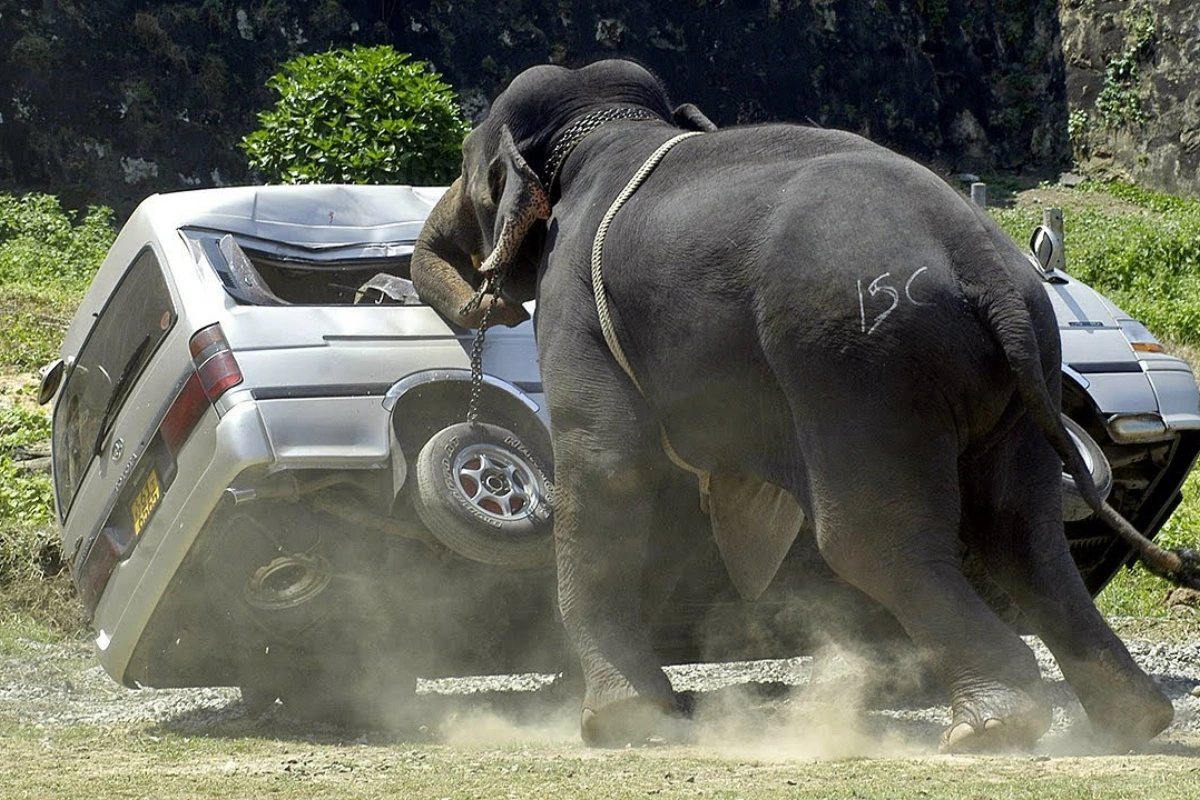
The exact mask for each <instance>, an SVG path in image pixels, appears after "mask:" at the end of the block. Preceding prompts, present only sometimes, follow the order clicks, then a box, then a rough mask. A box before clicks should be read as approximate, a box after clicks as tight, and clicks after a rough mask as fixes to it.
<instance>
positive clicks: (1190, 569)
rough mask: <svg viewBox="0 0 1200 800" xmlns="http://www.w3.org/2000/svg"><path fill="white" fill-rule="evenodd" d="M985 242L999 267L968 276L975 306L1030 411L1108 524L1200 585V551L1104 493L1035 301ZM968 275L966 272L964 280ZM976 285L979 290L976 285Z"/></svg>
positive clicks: (1157, 565) (1163, 568)
mask: <svg viewBox="0 0 1200 800" xmlns="http://www.w3.org/2000/svg"><path fill="white" fill-rule="evenodd" d="M985 247H987V248H988V249H990V250H991V251H992V252H993V253H994V258H993V259H992V261H993V264H994V267H993V268H992V270H991V271H990V273H989V274H988V275H987V278H986V284H984V285H981V284H980V282H979V279H978V277H976V278H975V279H974V280H972V279H970V278H967V279H966V280H963V284H964V289H966V290H967V291H968V295H969V296H970V295H974V296H975V297H976V298H977V302H976V303H975V308H976V309H977V313H978V315H979V318H980V320H981V322H982V323H983V325H984V326H985V328H986V329H987V330H988V331H989V332H990V333H991V335H992V337H993V338H994V339H995V341H996V342H997V343H998V344H999V345H1000V349H1001V350H1002V351H1003V352H1004V356H1005V359H1006V360H1007V361H1008V365H1009V367H1010V368H1011V369H1012V372H1013V377H1014V380H1015V383H1016V387H1017V393H1018V394H1019V395H1020V397H1021V400H1022V401H1023V403H1024V405H1025V408H1026V410H1027V412H1028V413H1029V415H1030V417H1031V418H1032V419H1033V422H1034V424H1035V425H1036V426H1037V427H1038V429H1039V430H1041V431H1042V433H1043V435H1045V437H1046V439H1047V440H1048V441H1049V442H1050V444H1051V445H1052V446H1053V447H1054V450H1055V452H1057V453H1058V455H1059V458H1061V459H1062V462H1063V466H1064V468H1065V469H1066V471H1067V472H1068V473H1070V475H1071V476H1072V477H1073V478H1074V479H1075V485H1076V487H1077V488H1078V489H1079V492H1080V495H1081V496H1082V497H1083V499H1084V501H1085V502H1086V503H1087V504H1088V506H1090V507H1091V509H1092V510H1093V511H1094V512H1095V514H1096V516H1097V517H1098V518H1100V519H1101V520H1102V521H1103V522H1104V523H1105V524H1106V525H1108V526H1109V527H1110V528H1111V529H1112V530H1113V531H1114V532H1115V533H1116V534H1117V535H1118V536H1119V537H1120V538H1122V539H1124V540H1125V542H1127V543H1128V544H1129V545H1130V546H1131V547H1133V549H1134V550H1135V551H1136V552H1137V554H1138V557H1139V558H1140V559H1141V560H1142V563H1144V564H1145V565H1146V567H1147V569H1149V570H1150V571H1151V572H1153V573H1154V574H1156V575H1158V576H1160V577H1162V578H1165V579H1167V580H1169V581H1171V582H1172V583H1175V584H1177V585H1180V586H1186V587H1189V588H1193V589H1200V553H1197V552H1196V551H1194V550H1191V549H1190V548H1181V549H1177V550H1165V549H1163V548H1162V547H1159V546H1158V545H1156V544H1155V543H1154V542H1152V541H1151V540H1150V539H1148V538H1146V537H1145V536H1144V535H1143V534H1142V533H1141V531H1139V530H1138V529H1137V528H1135V527H1134V526H1133V525H1132V524H1130V523H1129V521H1128V520H1126V519H1125V518H1124V517H1123V516H1121V514H1120V513H1119V512H1118V511H1117V510H1116V509H1115V508H1113V507H1112V506H1111V505H1109V504H1108V502H1107V501H1106V500H1105V499H1104V498H1103V497H1102V496H1101V495H1100V492H1099V490H1098V489H1097V488H1096V484H1095V482H1094V481H1093V480H1092V474H1091V471H1090V470H1089V469H1088V468H1087V465H1086V464H1085V463H1084V460H1083V456H1082V455H1080V453H1079V450H1078V448H1077V447H1076V446H1075V443H1074V442H1073V441H1072V440H1071V437H1070V435H1069V434H1068V433H1067V429H1066V426H1065V425H1064V424H1063V421H1062V416H1061V408H1060V405H1059V404H1058V403H1055V402H1054V398H1053V397H1052V396H1051V394H1050V388H1049V385H1048V384H1047V382H1046V376H1045V373H1044V372H1043V369H1042V364H1043V359H1042V347H1041V343H1040V341H1039V339H1038V336H1037V330H1036V328H1035V326H1034V321H1033V317H1032V316H1031V315H1030V312H1029V307H1028V306H1027V305H1026V303H1025V300H1024V298H1023V297H1022V296H1021V294H1020V292H1019V291H1018V290H1017V287H1016V286H1015V285H1014V284H1013V282H1012V281H1011V280H1010V279H1009V276H1008V273H1007V272H1006V271H1005V269H1004V265H1003V258H1002V256H1001V255H1000V254H999V253H998V252H996V250H995V246H994V245H993V244H992V239H991V237H990V236H986V237H985ZM962 279H963V277H962V276H960V280H962ZM972 289H974V291H972Z"/></svg>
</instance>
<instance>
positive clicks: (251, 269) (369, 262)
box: [182, 228, 422, 305]
mask: <svg viewBox="0 0 1200 800" xmlns="http://www.w3.org/2000/svg"><path fill="white" fill-rule="evenodd" d="M415 231H416V229H413V230H410V231H408V232H409V233H413V234H415ZM182 233H183V236H184V239H185V240H186V241H187V242H188V243H189V245H190V246H191V247H192V250H193V252H196V253H197V256H198V257H199V256H201V255H202V256H203V259H204V260H206V261H207V262H208V263H209V265H210V266H211V267H212V269H213V270H214V271H215V272H216V273H217V276H218V277H219V278H220V279H221V283H222V284H223V285H224V287H225V291H226V293H228V294H229V295H230V296H231V297H233V298H234V299H235V300H237V301H238V302H239V303H242V304H247V305H360V304H379V303H385V304H392V303H399V304H403V305H421V304H422V303H421V300H420V298H419V297H418V296H417V292H416V289H415V288H414V287H413V284H412V280H411V275H410V272H409V269H410V263H411V260H412V251H413V240H411V239H409V240H403V239H402V240H395V241H391V240H388V241H370V242H344V243H336V244H322V245H320V246H313V245H308V244H296V243H295V242H278V241H274V240H270V239H262V238H258V237H253V236H247V235H245V234H236V235H235V234H233V233H230V232H228V231H216V230H210V229H201V228H185V229H183V230H182Z"/></svg>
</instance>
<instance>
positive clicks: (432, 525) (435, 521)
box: [414, 422, 554, 569]
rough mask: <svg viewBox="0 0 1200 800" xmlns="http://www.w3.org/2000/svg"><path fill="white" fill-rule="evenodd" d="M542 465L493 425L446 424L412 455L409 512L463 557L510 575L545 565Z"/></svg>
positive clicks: (547, 526)
mask: <svg viewBox="0 0 1200 800" xmlns="http://www.w3.org/2000/svg"><path fill="white" fill-rule="evenodd" d="M549 463H550V460H549V459H548V458H546V457H544V456H542V455H541V454H538V453H537V452H536V451H535V450H534V449H533V448H531V447H529V446H528V445H527V444H526V443H524V442H522V441H521V440H520V439H519V438H517V435H516V434H514V433H512V432H511V431H509V430H506V429H504V428H501V427H499V426H496V425H487V424H482V423H477V424H471V423H466V422H464V423H460V424H457V425H451V426H450V427H448V428H445V429H443V430H441V431H439V432H438V433H437V434H435V435H434V436H433V437H432V438H431V439H430V440H429V441H428V442H426V443H425V446H424V447H423V448H421V452H420V454H419V455H418V456H417V463H416V492H415V495H414V505H415V506H416V510H417V514H418V515H419V516H420V517H421V521H422V522H424V523H425V525H426V526H427V527H428V528H429V530H430V532H431V533H432V534H433V535H434V537H435V538H437V540H438V541H439V542H441V543H442V544H444V545H445V546H446V547H448V548H449V549H450V550H452V551H454V552H455V553H457V554H458V555H460V556H463V557H464V558H467V559H470V560H472V561H478V562H481V563H484V564H492V565H494V566H499V567H507V568H512V569H523V568H532V567H545V566H549V565H550V564H551V563H553V561H554V528H553V522H552V518H551V511H550V477H549V473H548V471H547V469H546V467H545V466H544V465H546V464H549Z"/></svg>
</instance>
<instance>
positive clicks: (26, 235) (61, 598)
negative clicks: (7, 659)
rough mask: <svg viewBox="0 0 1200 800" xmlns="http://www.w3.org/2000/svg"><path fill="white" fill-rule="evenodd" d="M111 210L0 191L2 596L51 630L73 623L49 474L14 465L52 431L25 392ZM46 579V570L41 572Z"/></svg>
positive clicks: (97, 249) (99, 255)
mask: <svg viewBox="0 0 1200 800" xmlns="http://www.w3.org/2000/svg"><path fill="white" fill-rule="evenodd" d="M112 219H113V215H112V212H111V211H110V210H109V209H107V208H89V209H87V210H86V211H84V212H83V213H81V214H73V213H70V212H68V211H66V210H65V209H63V208H62V206H61V204H60V203H59V201H58V199H57V198H56V197H54V196H52V195H47V194H27V195H23V196H13V195H7V194H0V378H3V379H4V380H5V383H4V389H3V392H0V605H3V606H4V607H5V613H6V614H10V615H13V614H15V615H17V616H18V617H20V616H22V615H25V616H29V617H30V618H31V619H35V620H37V621H39V623H38V624H43V625H45V624H48V625H51V626H52V627H55V628H57V629H59V630H63V629H70V628H71V627H72V626H77V625H78V616H79V614H78V612H77V610H75V609H74V605H76V604H75V603H74V602H73V601H70V599H69V598H68V597H67V595H69V587H68V585H67V584H66V581H65V580H64V579H63V578H62V577H59V576H60V573H61V572H62V558H61V553H60V552H59V545H58V539H57V536H56V535H55V531H54V530H53V525H52V515H53V495H52V489H51V485H50V478H49V476H48V475H47V474H46V473H45V472H44V471H41V470H36V469H35V470H26V469H22V468H21V467H20V466H18V463H17V459H16V456H17V455H19V453H20V451H21V450H22V449H25V448H29V447H33V446H36V447H39V448H44V446H45V445H44V443H45V442H46V441H47V440H48V439H49V438H50V420H49V417H48V416H47V413H46V410H45V409H42V408H40V407H38V406H37V405H35V404H33V403H32V402H31V399H30V397H29V395H30V390H29V385H30V384H31V383H32V381H33V380H34V377H35V375H36V373H35V372H34V371H35V370H36V369H37V368H38V367H40V366H42V365H43V364H46V363H47V362H49V361H51V360H53V359H54V358H55V357H56V355H57V352H58V345H59V342H60V341H61V339H62V335H63V332H64V331H65V330H66V326H67V323H68V322H69V321H70V319H71V315H72V314H73V313H74V311H75V307H76V306H77V305H78V304H79V300H80V298H81V297H82V295H83V292H84V290H85V289H86V288H87V285H88V283H89V282H90V281H91V279H92V276H93V275H94V274H95V272H96V269H97V268H98V267H99V266H100V263H101V261H103V259H104V255H105V253H106V252H107V251H108V248H109V246H110V245H111V244H112V241H113V238H114V232H113V227H112ZM47 579H50V580H47Z"/></svg>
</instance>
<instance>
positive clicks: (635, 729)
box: [579, 697, 690, 747]
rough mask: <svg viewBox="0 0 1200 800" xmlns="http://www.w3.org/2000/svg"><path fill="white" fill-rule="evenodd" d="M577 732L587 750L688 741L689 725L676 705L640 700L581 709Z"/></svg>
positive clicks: (632, 699) (630, 699)
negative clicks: (589, 748) (590, 748)
mask: <svg viewBox="0 0 1200 800" xmlns="http://www.w3.org/2000/svg"><path fill="white" fill-rule="evenodd" d="M579 729H580V733H581V734H582V736H583V742H584V744H586V745H587V746H588V747H626V746H629V745H634V746H642V745H654V744H676V743H680V742H684V741H687V740H688V739H689V738H690V726H689V724H688V721H687V719H686V718H685V717H684V715H683V712H682V710H681V709H680V708H679V706H678V704H676V703H674V702H672V703H663V702H654V701H651V700H648V699H645V698H642V697H631V698H628V699H624V700H618V701H616V702H612V703H608V704H607V705H605V706H603V707H601V708H596V709H593V708H588V707H586V706H585V707H584V709H583V713H582V714H581V715H580V725H579Z"/></svg>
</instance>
